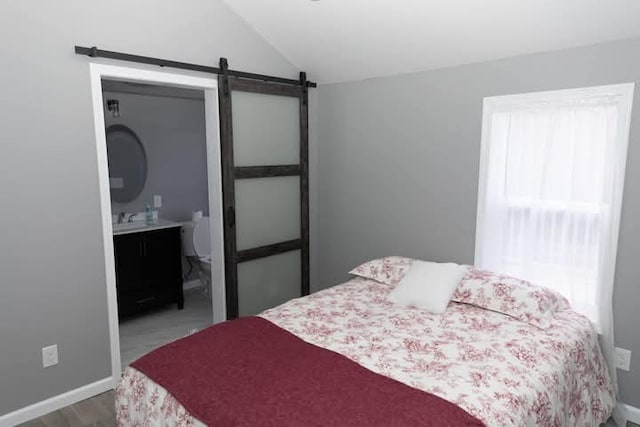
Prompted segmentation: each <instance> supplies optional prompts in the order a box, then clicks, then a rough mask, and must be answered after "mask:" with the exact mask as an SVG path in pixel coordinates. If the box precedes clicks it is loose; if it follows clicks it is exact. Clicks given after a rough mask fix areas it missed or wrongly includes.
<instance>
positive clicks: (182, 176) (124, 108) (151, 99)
mask: <svg viewBox="0 0 640 427" xmlns="http://www.w3.org/2000/svg"><path fill="white" fill-rule="evenodd" d="M103 95H104V100H105V108H104V110H105V125H106V126H107V127H109V126H111V125H113V124H121V125H125V126H128V127H129V128H130V129H131V130H132V131H133V132H134V133H135V134H136V135H137V136H138V138H140V141H141V142H142V145H143V146H144V149H145V153H146V156H147V182H146V184H145V186H144V189H143V190H142V192H141V193H140V195H139V196H138V197H137V198H135V199H134V200H132V201H131V202H129V203H116V202H112V205H111V210H112V212H113V213H116V214H117V213H118V212H143V211H144V209H145V206H146V205H147V203H148V204H149V205H151V206H152V207H153V196H154V195H160V196H162V207H161V208H159V209H157V210H158V211H159V213H158V214H159V216H160V218H164V219H170V220H173V221H190V220H191V212H192V211H195V210H202V211H203V212H204V214H205V215H208V212H209V205H208V201H209V197H208V194H207V158H206V155H207V145H206V144H207V141H206V134H205V116H204V99H186V98H176V97H166V96H150V95H137V94H129V93H117V92H108V91H105V92H104V93H103ZM107 99H117V100H118V101H119V102H120V117H117V118H114V117H113V115H112V114H111V112H109V111H107V109H106V100H107ZM215 167H218V168H219V165H215ZM154 209H155V208H154Z"/></svg>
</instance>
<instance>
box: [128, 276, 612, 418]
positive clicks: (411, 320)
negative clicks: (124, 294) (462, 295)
mask: <svg viewBox="0 0 640 427" xmlns="http://www.w3.org/2000/svg"><path fill="white" fill-rule="evenodd" d="M391 289H392V287H391V286H389V285H385V284H381V283H378V282H374V281H371V280H367V279H363V278H356V279H353V280H351V281H349V282H347V283H344V284H341V285H338V286H334V287H332V288H329V289H326V290H324V291H320V292H317V293H315V294H312V295H310V296H307V297H303V298H298V299H295V300H291V301H289V302H287V303H285V304H283V305H280V306H278V307H275V308H273V309H270V310H267V311H265V312H263V313H261V314H260V317H262V318H264V319H266V320H268V321H270V322H272V323H274V324H275V325H277V326H279V327H281V328H283V329H285V330H287V331H289V332H291V333H292V334H294V335H296V336H298V337H299V338H301V339H303V340H304V341H306V342H308V343H311V344H314V345H316V346H319V347H322V348H325V349H328V350H332V351H335V352H337V353H339V354H342V355H344V356H346V357H347V358H349V359H351V360H352V361H354V362H356V363H358V364H359V365H361V366H363V367H365V368H367V369H369V370H370V371H373V372H375V373H377V374H380V375H384V376H387V377H390V378H393V379H395V380H397V381H400V382H402V383H404V384H406V385H408V386H411V387H414V388H416V389H419V390H422V391H425V392H428V393H431V394H434V395H436V396H439V397H441V398H443V399H446V400H447V401H449V402H452V403H454V404H455V405H458V406H459V407H460V408H462V409H464V410H465V411H466V412H468V413H469V414H471V415H473V416H474V417H476V418H477V419H479V420H481V421H482V422H484V423H485V424H486V425H488V426H526V425H529V426H534V425H535V426H566V425H582V426H598V425H600V424H601V423H603V422H605V421H606V420H607V418H608V417H609V416H610V414H611V412H612V411H613V408H614V402H615V400H614V394H613V391H612V388H611V383H610V380H609V376H608V372H607V367H606V365H605V362H604V359H603V357H602V354H601V352H600V348H599V346H598V341H597V334H596V333H595V331H594V330H593V328H592V327H591V325H590V323H589V321H588V320H587V319H586V318H585V317H584V316H582V315H580V314H578V313H576V312H574V311H573V310H571V309H570V308H568V307H565V309H563V310H561V311H559V312H558V313H556V317H555V321H554V325H553V326H552V327H551V328H549V329H548V330H540V329H538V328H536V327H534V326H531V325H528V324H526V323H523V322H521V321H519V320H516V319H513V318H510V317H508V316H505V315H504V314H501V313H497V312H493V311H489V310H485V309H481V308H478V307H475V306H471V305H466V304H458V303H451V304H450V305H449V307H448V308H447V311H446V312H445V313H444V314H442V315H436V314H430V313H427V312H425V311H423V310H420V309H414V308H406V307H400V306H398V305H395V304H393V303H390V302H389V301H387V295H388V293H389V292H390V291H391ZM116 410H117V419H118V423H119V425H163V426H172V425H175V426H192V425H193V426H198V425H202V423H201V422H200V421H199V420H197V419H196V418H195V417H194V416H193V415H191V414H190V413H189V412H188V411H187V410H186V409H185V408H184V407H183V406H182V405H181V404H180V402H178V401H177V400H176V399H175V398H174V397H173V396H172V395H171V394H170V393H168V392H167V391H166V390H165V389H164V388H163V387H161V386H159V385H158V384H157V383H155V382H154V381H153V380H152V379H150V378H148V377H147V376H145V375H144V374H143V373H141V372H140V371H137V370H136V369H134V368H131V367H129V368H127V370H126V371H125V372H124V374H123V378H122V381H121V382H120V384H119V386H118V388H117V391H116Z"/></svg>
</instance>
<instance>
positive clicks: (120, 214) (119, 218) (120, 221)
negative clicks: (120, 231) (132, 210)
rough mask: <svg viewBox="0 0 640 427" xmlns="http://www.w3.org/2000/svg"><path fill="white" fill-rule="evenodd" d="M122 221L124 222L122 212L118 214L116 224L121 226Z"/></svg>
mask: <svg viewBox="0 0 640 427" xmlns="http://www.w3.org/2000/svg"><path fill="white" fill-rule="evenodd" d="M122 221H124V212H120V213H119V214H118V224H122Z"/></svg>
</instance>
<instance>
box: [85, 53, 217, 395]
mask: <svg viewBox="0 0 640 427" xmlns="http://www.w3.org/2000/svg"><path fill="white" fill-rule="evenodd" d="M90 75H91V90H92V99H93V114H94V126H95V140H96V151H97V162H98V178H99V188H100V205H101V217H102V234H103V236H102V237H103V242H104V257H105V276H106V285H107V298H108V313H109V332H110V343H111V366H112V380H113V385H114V386H115V385H116V383H117V381H118V380H119V378H120V373H121V363H122V361H121V354H120V326H119V317H118V289H117V286H116V263H115V259H114V228H122V229H124V228H126V227H127V225H126V224H125V225H122V226H121V225H118V226H114V221H113V217H112V200H111V189H112V188H113V187H114V186H115V187H118V186H120V185H122V182H120V181H118V182H116V181H117V180H116V181H114V179H113V177H112V179H111V180H110V178H109V160H108V155H107V137H106V133H105V131H106V128H105V117H104V105H105V102H106V100H105V99H104V97H103V81H104V80H108V81H115V82H118V81H120V82H132V83H139V84H147V85H156V86H158V85H159V86H164V87H169V88H178V89H191V90H193V89H195V90H199V91H202V92H203V93H204V111H205V134H206V164H207V166H206V174H207V192H208V211H209V218H210V221H211V223H210V224H211V225H210V227H209V239H210V252H211V254H212V256H211V261H210V271H211V281H210V282H211V287H210V291H209V292H208V296H209V297H210V298H211V307H212V318H211V322H212V323H218V322H221V321H224V320H226V318H227V313H226V306H225V285H224V284H225V273H224V240H223V210H222V184H221V182H222V177H221V169H220V165H221V163H220V139H219V120H218V83H217V80H216V79H215V78H208V77H197V76H192V75H183V74H178V73H171V72H163V71H162V72H161V71H151V70H145V69H141V68H130V67H122V66H114V65H107V64H98V63H91V64H90ZM112 107H113V104H112ZM116 131H122V129H116ZM135 178H136V177H135V176H132V179H135ZM147 210H149V209H147ZM146 213H149V212H145V214H146ZM150 214H151V216H153V212H150ZM116 224H118V222H116ZM140 247H143V248H144V251H145V254H146V253H147V246H146V245H144V244H140ZM177 303H178V305H180V304H181V301H179V300H178V301H177Z"/></svg>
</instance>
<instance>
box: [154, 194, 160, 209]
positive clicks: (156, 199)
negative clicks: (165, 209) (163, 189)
mask: <svg viewBox="0 0 640 427" xmlns="http://www.w3.org/2000/svg"><path fill="white" fill-rule="evenodd" d="M153 207H154V208H161V207H162V196H159V195H155V196H153Z"/></svg>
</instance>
